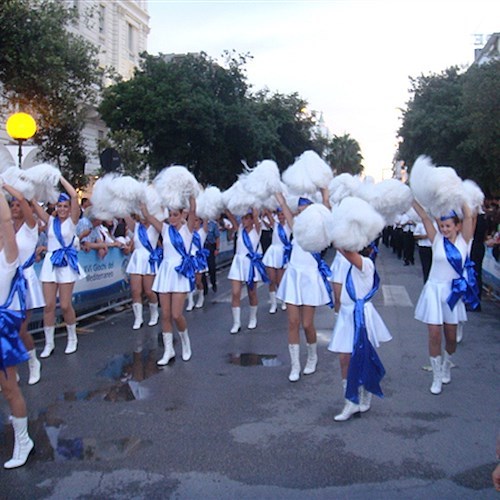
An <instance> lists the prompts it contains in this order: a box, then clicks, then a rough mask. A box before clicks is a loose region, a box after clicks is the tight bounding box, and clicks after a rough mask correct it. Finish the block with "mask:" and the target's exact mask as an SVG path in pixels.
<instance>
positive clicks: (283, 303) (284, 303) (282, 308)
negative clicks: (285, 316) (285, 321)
mask: <svg viewBox="0 0 500 500" xmlns="http://www.w3.org/2000/svg"><path fill="white" fill-rule="evenodd" d="M281 310H282V311H286V302H282V303H281Z"/></svg>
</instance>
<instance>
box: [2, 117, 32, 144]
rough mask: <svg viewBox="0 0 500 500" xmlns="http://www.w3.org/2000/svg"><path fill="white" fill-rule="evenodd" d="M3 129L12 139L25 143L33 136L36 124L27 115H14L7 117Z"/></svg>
mask: <svg viewBox="0 0 500 500" xmlns="http://www.w3.org/2000/svg"><path fill="white" fill-rule="evenodd" d="M5 128H6V130H7V133H8V134H9V135H10V137H12V139H14V140H16V141H25V140H27V139H31V137H33V136H34V135H35V133H36V122H35V120H34V118H33V117H32V116H31V115H29V114H28V113H15V114H13V115H11V116H9V118H8V120H7V123H6V126H5Z"/></svg>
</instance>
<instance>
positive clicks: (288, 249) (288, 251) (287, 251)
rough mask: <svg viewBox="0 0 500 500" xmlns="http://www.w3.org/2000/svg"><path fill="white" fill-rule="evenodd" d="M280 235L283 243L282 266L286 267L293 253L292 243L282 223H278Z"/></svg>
mask: <svg viewBox="0 0 500 500" xmlns="http://www.w3.org/2000/svg"><path fill="white" fill-rule="evenodd" d="M278 236H279V239H280V241H281V243H283V262H282V264H281V267H285V266H286V265H287V264H288V262H290V256H291V255H292V243H291V242H290V240H289V239H288V238H287V236H286V231H285V228H284V227H283V225H282V224H280V223H278Z"/></svg>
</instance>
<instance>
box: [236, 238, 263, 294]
mask: <svg viewBox="0 0 500 500" xmlns="http://www.w3.org/2000/svg"><path fill="white" fill-rule="evenodd" d="M241 234H242V235H243V243H244V244H245V247H246V249H247V250H248V253H247V257H248V258H249V259H250V270H249V272H248V279H247V282H246V283H247V285H248V286H249V288H250V290H252V289H253V286H254V278H255V269H256V268H257V271H258V272H259V274H260V276H261V278H262V281H263V282H264V283H269V278H268V276H267V272H266V267H265V266H264V264H263V263H262V254H261V253H257V252H254V249H253V247H252V242H251V241H250V236H249V235H248V233H247V230H246V229H243V231H242V232H241Z"/></svg>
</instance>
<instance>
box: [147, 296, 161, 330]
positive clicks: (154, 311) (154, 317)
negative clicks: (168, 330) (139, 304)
mask: <svg viewBox="0 0 500 500" xmlns="http://www.w3.org/2000/svg"><path fill="white" fill-rule="evenodd" d="M159 319H160V313H159V312H158V302H157V303H156V304H155V303H154V302H150V303H149V322H148V326H155V325H157V324H158V320H159Z"/></svg>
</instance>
